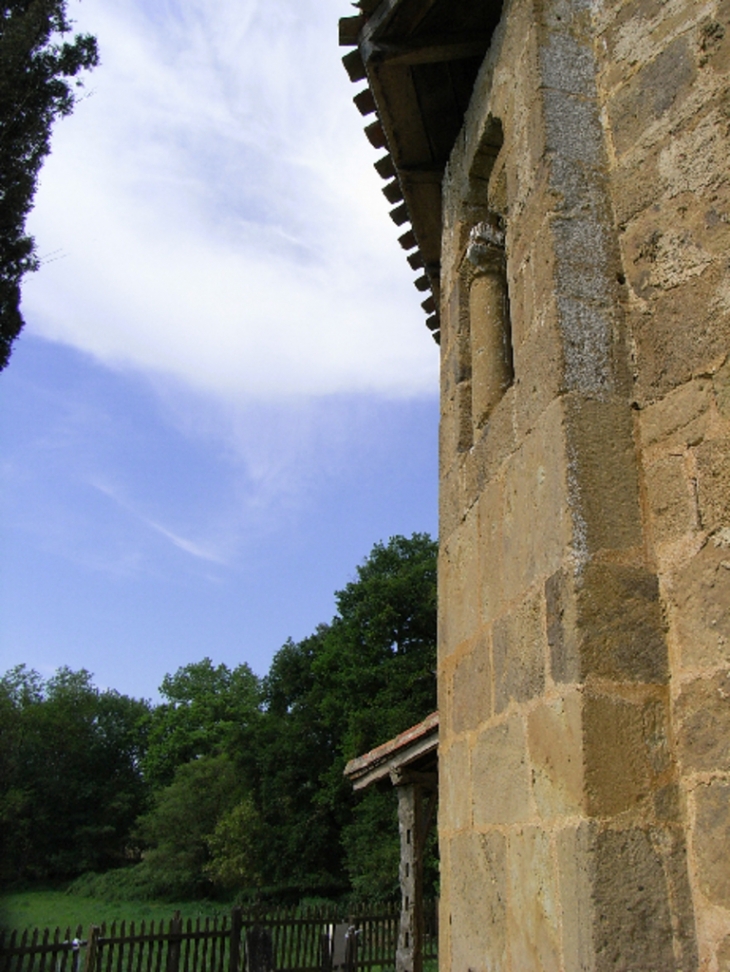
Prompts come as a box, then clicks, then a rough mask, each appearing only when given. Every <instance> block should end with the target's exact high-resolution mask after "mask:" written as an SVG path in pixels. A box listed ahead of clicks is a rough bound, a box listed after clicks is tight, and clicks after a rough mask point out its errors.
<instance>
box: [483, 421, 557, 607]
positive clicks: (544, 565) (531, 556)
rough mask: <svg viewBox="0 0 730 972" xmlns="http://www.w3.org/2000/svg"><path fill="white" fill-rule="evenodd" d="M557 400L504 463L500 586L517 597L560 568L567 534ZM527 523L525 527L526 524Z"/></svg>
mask: <svg viewBox="0 0 730 972" xmlns="http://www.w3.org/2000/svg"><path fill="white" fill-rule="evenodd" d="M562 424H563V423H562V408H561V404H560V402H555V403H554V404H553V405H551V406H550V407H549V408H548V409H547V411H546V412H545V413H544V415H543V416H542V418H541V420H540V422H539V423H538V425H537V426H536V428H535V430H534V432H533V433H532V434H531V435H529V436H527V438H526V439H525V441H524V442H523V444H522V446H521V447H520V448H519V449H518V450H517V451H516V452H515V453H514V455H512V456H511V457H510V459H509V460H508V461H507V463H506V464H505V475H504V505H503V509H502V525H501V532H502V551H501V556H500V558H499V559H500V561H501V565H502V567H501V570H502V589H503V591H504V596H505V599H506V600H507V601H513V600H517V599H520V598H521V597H522V595H523V594H524V592H525V591H526V590H527V589H528V588H529V587H531V586H532V585H533V584H534V583H535V581H536V580H538V579H539V578H540V577H543V576H545V575H548V574H551V573H553V571H554V570H555V569H556V568H557V567H558V566H559V564H560V561H561V559H562V556H563V553H564V550H565V547H566V545H567V544H568V542H569V540H570V536H571V533H570V531H571V525H572V524H571V520H570V515H569V510H568V505H567V469H566V462H565V453H564V452H563V451H562V450H563V448H564V445H563V442H564V440H563V428H562ZM526 524H530V528H529V529H525V525H526Z"/></svg>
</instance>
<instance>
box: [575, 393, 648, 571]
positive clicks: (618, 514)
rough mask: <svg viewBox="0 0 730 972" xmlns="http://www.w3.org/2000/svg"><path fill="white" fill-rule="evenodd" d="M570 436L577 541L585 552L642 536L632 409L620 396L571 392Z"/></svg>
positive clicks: (635, 540) (630, 542) (635, 541)
mask: <svg viewBox="0 0 730 972" xmlns="http://www.w3.org/2000/svg"><path fill="white" fill-rule="evenodd" d="M565 424H566V431H565V435H566V440H567V443H568V446H567V448H568V455H569V462H570V471H571V482H570V488H571V497H570V500H571V504H572V506H573V510H574V513H573V516H574V519H575V521H576V532H577V533H578V536H577V537H576V546H579V547H580V548H581V549H582V550H583V551H585V552H586V553H595V552H597V551H599V550H611V549H613V550H615V549H621V548H625V547H633V546H635V545H636V544H638V543H640V540H641V514H640V509H639V484H638V472H637V468H636V453H635V446H634V442H633V428H632V420H631V413H630V409H629V408H628V407H627V405H626V403H625V402H623V401H620V400H609V401H597V400H594V399H585V398H582V397H581V396H577V395H571V396H568V398H567V401H566V419H565Z"/></svg>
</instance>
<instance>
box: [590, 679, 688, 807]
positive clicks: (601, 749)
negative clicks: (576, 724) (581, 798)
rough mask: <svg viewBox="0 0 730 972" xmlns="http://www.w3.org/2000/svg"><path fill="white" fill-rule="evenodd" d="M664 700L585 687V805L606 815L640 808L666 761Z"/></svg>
mask: <svg viewBox="0 0 730 972" xmlns="http://www.w3.org/2000/svg"><path fill="white" fill-rule="evenodd" d="M667 711H668V704H667V703H666V702H665V705H664V706H663V707H662V706H661V703H657V702H654V703H653V704H652V703H651V702H646V703H644V704H641V703H637V702H633V701H631V702H630V701H628V700H626V699H622V698H620V697H616V696H610V695H598V694H597V693H593V692H587V693H585V695H584V699H583V737H584V747H585V750H584V766H585V769H584V772H585V795H586V808H587V811H588V812H589V813H590V814H591V815H592V816H598V817H608V816H613V815H615V814H619V813H624V812H625V811H627V810H632V809H634V808H636V807H638V805H639V804H641V803H642V802H643V801H645V800H647V799H648V798H649V797H650V796H651V794H652V791H653V789H654V787H655V779H656V777H657V776H658V775H659V774H660V773H661V772H662V771H663V770H667V769H668V768H669V766H670V762H669V749H668V740H667Z"/></svg>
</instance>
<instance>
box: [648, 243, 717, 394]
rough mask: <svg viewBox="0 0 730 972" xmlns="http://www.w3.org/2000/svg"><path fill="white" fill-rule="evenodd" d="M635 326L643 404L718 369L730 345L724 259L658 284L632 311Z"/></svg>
mask: <svg viewBox="0 0 730 972" xmlns="http://www.w3.org/2000/svg"><path fill="white" fill-rule="evenodd" d="M631 331H632V335H633V340H634V346H635V355H636V362H635V368H636V384H635V387H634V394H635V396H636V399H637V401H638V402H639V404H642V405H643V404H646V403H648V402H652V401H656V399H657V398H661V397H663V396H664V395H666V394H667V392H669V391H671V390H672V389H673V388H676V387H677V386H678V385H682V384H684V383H685V382H687V381H689V380H690V379H691V378H692V376H693V375H696V374H703V373H704V374H707V373H711V372H713V371H715V370H716V368H717V367H718V365H719V364H720V363H721V362H722V361H724V360H725V357H726V356H727V349H728V346H730V293H728V282H727V272H726V270H725V269H724V267H723V266H722V265H721V263H720V261H717V260H716V261H714V263H713V265H711V266H709V267H708V268H707V269H706V270H705V271H704V272H703V273H702V274H701V275H700V276H697V277H693V278H691V279H689V280H687V281H686V282H685V283H683V284H682V285H681V286H679V287H673V288H672V289H670V290H666V291H663V290H661V289H657V290H656V292H655V293H652V294H651V299H650V300H647V301H646V303H645V305H643V309H642V310H641V312H638V311H636V312H634V313H632V315H631Z"/></svg>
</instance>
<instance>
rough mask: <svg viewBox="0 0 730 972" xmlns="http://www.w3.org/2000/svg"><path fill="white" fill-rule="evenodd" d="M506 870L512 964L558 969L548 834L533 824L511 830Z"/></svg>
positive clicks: (554, 887)
mask: <svg viewBox="0 0 730 972" xmlns="http://www.w3.org/2000/svg"><path fill="white" fill-rule="evenodd" d="M507 873H508V888H509V890H508V897H507V900H508V902H509V906H508V914H507V924H508V951H509V959H510V962H511V967H512V968H513V969H540V972H553V970H554V972H560V970H561V969H562V963H561V960H560V909H559V903H558V889H557V874H556V868H555V859H554V857H553V854H552V848H551V846H550V836H549V835H548V834H547V833H545V831H542V830H538V829H537V828H536V827H526V828H524V829H521V830H518V831H515V832H513V833H511V834H510V836H509V843H508V849H507Z"/></svg>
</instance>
